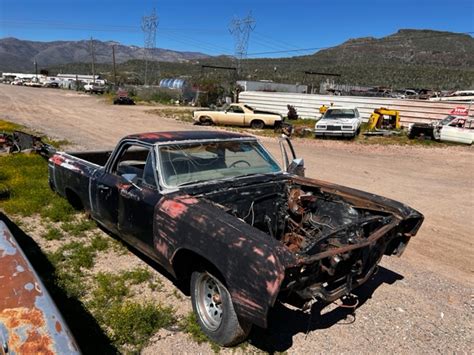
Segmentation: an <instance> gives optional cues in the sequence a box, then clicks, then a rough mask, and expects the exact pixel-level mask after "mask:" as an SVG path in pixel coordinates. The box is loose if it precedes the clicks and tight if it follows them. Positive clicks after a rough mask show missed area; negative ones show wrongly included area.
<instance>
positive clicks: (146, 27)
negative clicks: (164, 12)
mask: <svg viewBox="0 0 474 355" xmlns="http://www.w3.org/2000/svg"><path fill="white" fill-rule="evenodd" d="M157 27H158V16H157V15H156V9H155V8H153V11H152V12H151V15H150V16H143V17H142V31H143V34H144V37H145V38H144V48H143V57H144V60H145V80H144V82H145V85H147V84H148V60H149V59H151V58H153V52H154V49H155V47H156V29H157ZM158 74H159V73H158Z"/></svg>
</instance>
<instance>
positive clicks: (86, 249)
mask: <svg viewBox="0 0 474 355" xmlns="http://www.w3.org/2000/svg"><path fill="white" fill-rule="evenodd" d="M94 256H95V250H94V249H93V248H91V247H90V246H87V245H84V244H83V243H79V242H75V241H74V242H71V243H68V244H65V245H63V246H61V247H60V248H59V249H58V250H57V251H55V252H54V253H51V254H50V255H49V260H50V261H51V263H52V264H53V265H55V266H56V269H72V270H73V271H75V272H80V271H81V268H85V269H90V268H91V267H92V266H94Z"/></svg>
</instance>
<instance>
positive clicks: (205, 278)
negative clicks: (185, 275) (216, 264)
mask: <svg viewBox="0 0 474 355" xmlns="http://www.w3.org/2000/svg"><path fill="white" fill-rule="evenodd" d="M191 301H192V304H193V310H194V313H195V314H196V318H197V321H198V323H199V325H200V326H201V329H202V330H203V332H204V333H205V334H206V335H207V336H208V337H209V338H210V339H211V340H213V341H215V342H216V343H218V344H220V345H222V346H232V345H236V344H238V343H240V342H242V341H243V340H245V338H247V336H248V334H249V332H250V328H251V327H252V325H251V324H250V323H248V322H245V321H243V320H239V319H238V317H237V314H236V313H235V310H234V306H233V304H232V299H231V296H230V293H229V291H228V290H227V288H226V287H225V286H224V284H223V283H222V282H221V281H220V280H219V279H218V278H217V277H215V276H213V275H212V274H210V273H209V272H207V271H194V272H193V273H192V275H191Z"/></svg>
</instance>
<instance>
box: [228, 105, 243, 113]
mask: <svg viewBox="0 0 474 355" xmlns="http://www.w3.org/2000/svg"><path fill="white" fill-rule="evenodd" d="M228 111H229V112H233V113H244V110H243V109H242V108H240V107H238V106H231V107H230V108H229V110H228Z"/></svg>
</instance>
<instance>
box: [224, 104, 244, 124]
mask: <svg viewBox="0 0 474 355" xmlns="http://www.w3.org/2000/svg"><path fill="white" fill-rule="evenodd" d="M244 122H245V114H244V110H243V109H242V108H241V107H239V106H230V107H229V108H228V109H227V110H226V111H225V112H224V116H223V122H222V123H224V124H229V125H234V126H243V125H244Z"/></svg>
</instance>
